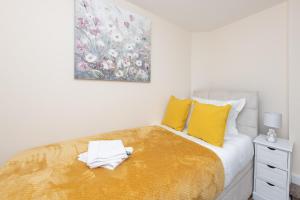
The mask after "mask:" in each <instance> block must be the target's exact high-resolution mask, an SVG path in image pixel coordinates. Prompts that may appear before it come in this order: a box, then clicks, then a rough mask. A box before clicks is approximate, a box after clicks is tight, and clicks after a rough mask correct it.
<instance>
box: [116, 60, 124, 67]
mask: <svg viewBox="0 0 300 200" xmlns="http://www.w3.org/2000/svg"><path fill="white" fill-rule="evenodd" d="M122 63H123V61H122V60H118V62H117V67H118V68H123V65H122Z"/></svg>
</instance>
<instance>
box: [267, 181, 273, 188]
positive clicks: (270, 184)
mask: <svg viewBox="0 0 300 200" xmlns="http://www.w3.org/2000/svg"><path fill="white" fill-rule="evenodd" d="M266 183H267V184H268V185H269V186H272V187H274V186H275V185H273V184H272V183H269V182H266Z"/></svg>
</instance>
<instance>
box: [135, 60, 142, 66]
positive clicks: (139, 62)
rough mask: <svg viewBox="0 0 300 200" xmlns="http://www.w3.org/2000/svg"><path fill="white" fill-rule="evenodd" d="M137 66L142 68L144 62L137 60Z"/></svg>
mask: <svg viewBox="0 0 300 200" xmlns="http://www.w3.org/2000/svg"><path fill="white" fill-rule="evenodd" d="M135 64H136V66H138V67H141V66H142V65H143V62H142V61H141V60H137V61H136V62H135Z"/></svg>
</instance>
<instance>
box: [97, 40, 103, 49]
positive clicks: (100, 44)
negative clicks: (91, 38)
mask: <svg viewBox="0 0 300 200" xmlns="http://www.w3.org/2000/svg"><path fill="white" fill-rule="evenodd" d="M97 45H98V47H105V44H104V42H103V41H102V40H98V41H97Z"/></svg>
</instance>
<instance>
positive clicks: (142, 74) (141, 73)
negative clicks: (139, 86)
mask: <svg viewBox="0 0 300 200" xmlns="http://www.w3.org/2000/svg"><path fill="white" fill-rule="evenodd" d="M137 76H138V77H139V78H141V79H142V80H147V79H148V74H147V73H146V72H145V71H144V70H141V69H140V70H139V71H138V73H137Z"/></svg>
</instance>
